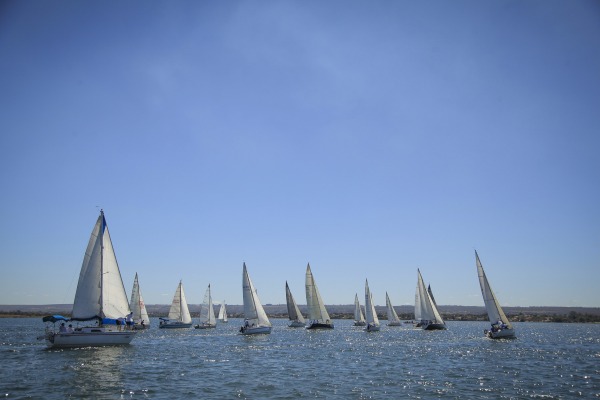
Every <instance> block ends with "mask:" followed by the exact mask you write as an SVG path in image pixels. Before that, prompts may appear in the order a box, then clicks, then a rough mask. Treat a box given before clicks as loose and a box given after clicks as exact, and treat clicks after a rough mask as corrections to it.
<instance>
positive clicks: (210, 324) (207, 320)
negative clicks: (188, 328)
mask: <svg viewBox="0 0 600 400" xmlns="http://www.w3.org/2000/svg"><path fill="white" fill-rule="evenodd" d="M216 327H217V319H216V318H215V310H214V308H213V303H212V297H211V295H210V284H208V289H206V293H205V294H204V303H203V304H202V309H201V310H200V323H199V324H198V325H195V326H194V328H196V329H207V328H216Z"/></svg>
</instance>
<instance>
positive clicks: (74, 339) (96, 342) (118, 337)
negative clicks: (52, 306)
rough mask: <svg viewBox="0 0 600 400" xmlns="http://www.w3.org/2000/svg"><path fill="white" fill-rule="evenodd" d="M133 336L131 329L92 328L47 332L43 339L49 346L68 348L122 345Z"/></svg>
mask: <svg viewBox="0 0 600 400" xmlns="http://www.w3.org/2000/svg"><path fill="white" fill-rule="evenodd" d="M134 337H135V332H133V331H123V332H119V331H105V330H103V329H102V328H94V329H90V330H82V331H76V332H71V333H49V334H47V335H46V337H45V339H46V346H48V347H49V348H69V347H99V346H123V345H127V344H129V343H131V341H132V340H133V338H134Z"/></svg>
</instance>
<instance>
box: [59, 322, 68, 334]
mask: <svg viewBox="0 0 600 400" xmlns="http://www.w3.org/2000/svg"><path fill="white" fill-rule="evenodd" d="M58 331H59V332H60V333H67V327H66V326H65V323H64V322H63V323H62V324H60V328H59V329H58Z"/></svg>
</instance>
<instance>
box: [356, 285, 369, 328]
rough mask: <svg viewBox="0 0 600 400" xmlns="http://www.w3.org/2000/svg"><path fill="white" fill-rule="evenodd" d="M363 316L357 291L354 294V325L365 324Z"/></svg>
mask: <svg viewBox="0 0 600 400" xmlns="http://www.w3.org/2000/svg"><path fill="white" fill-rule="evenodd" d="M366 324H367V322H366V321H365V316H364V315H363V312H362V308H361V307H360V302H359V301H358V293H356V294H355V295H354V326H365V325H366Z"/></svg>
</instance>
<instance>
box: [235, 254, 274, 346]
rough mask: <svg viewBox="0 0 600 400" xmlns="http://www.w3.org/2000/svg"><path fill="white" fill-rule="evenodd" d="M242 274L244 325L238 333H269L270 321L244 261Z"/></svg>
mask: <svg viewBox="0 0 600 400" xmlns="http://www.w3.org/2000/svg"><path fill="white" fill-rule="evenodd" d="M242 275H243V276H242V289H243V292H244V325H243V326H242V327H240V333H241V334H242V335H255V334H259V333H271V322H270V321H269V318H268V317H267V313H265V310H264V308H263V306H262V304H260V300H259V299H258V294H257V293H256V289H255V288H254V285H253V284H252V280H250V276H249V275H248V270H247V269H246V263H244V271H243V274H242Z"/></svg>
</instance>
